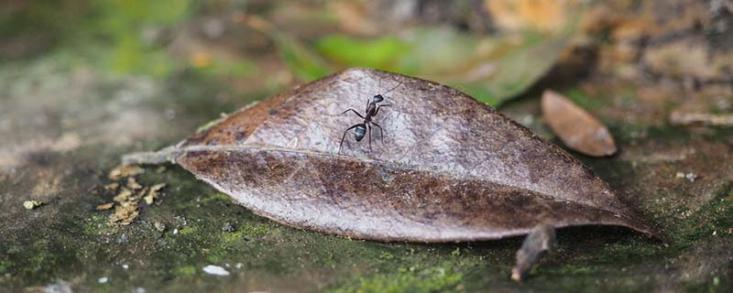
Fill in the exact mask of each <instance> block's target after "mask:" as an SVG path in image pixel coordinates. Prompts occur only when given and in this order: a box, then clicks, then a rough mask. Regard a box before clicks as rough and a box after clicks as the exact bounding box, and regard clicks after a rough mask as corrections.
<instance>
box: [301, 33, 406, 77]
mask: <svg viewBox="0 0 733 293" xmlns="http://www.w3.org/2000/svg"><path fill="white" fill-rule="evenodd" d="M315 47H316V49H317V50H318V51H319V52H320V53H321V54H323V55H324V56H326V57H327V58H328V59H330V60H333V61H335V62H337V63H339V64H347V65H349V66H361V67H370V68H378V69H382V70H390V71H396V70H400V69H402V68H400V66H399V65H400V64H398V62H399V60H400V59H402V58H404V55H405V54H406V53H408V52H410V51H411V48H410V44H408V43H406V42H404V41H402V40H400V39H398V38H396V37H393V36H386V37H380V38H376V39H374V40H363V39H355V38H351V37H348V36H345V35H330V36H326V37H324V38H322V39H320V40H318V42H317V43H316V45H315Z"/></svg>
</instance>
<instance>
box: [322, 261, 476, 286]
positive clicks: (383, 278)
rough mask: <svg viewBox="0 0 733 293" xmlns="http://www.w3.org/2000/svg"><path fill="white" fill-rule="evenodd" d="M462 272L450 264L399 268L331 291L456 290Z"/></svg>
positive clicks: (461, 277)
mask: <svg viewBox="0 0 733 293" xmlns="http://www.w3.org/2000/svg"><path fill="white" fill-rule="evenodd" d="M462 279H463V276H462V274H460V273H457V272H454V271H453V269H452V268H450V266H447V267H442V266H441V267H432V268H424V269H416V268H415V267H410V268H401V269H400V270H399V272H397V273H395V274H377V275H373V276H369V277H366V278H361V279H360V280H359V281H358V283H357V284H355V285H348V286H345V287H342V288H337V289H333V290H332V292H451V291H458V290H459V284H460V283H461V281H462Z"/></svg>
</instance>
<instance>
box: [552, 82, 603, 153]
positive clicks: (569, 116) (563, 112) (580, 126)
mask: <svg viewBox="0 0 733 293" xmlns="http://www.w3.org/2000/svg"><path fill="white" fill-rule="evenodd" d="M542 113H543V114H544V116H545V120H546V121H547V123H548V124H549V125H550V128H552V130H553V131H554V132H555V134H557V135H558V136H559V137H560V139H561V140H562V142H563V143H564V144H565V145H567V146H568V147H569V148H571V149H573V150H576V151H578V152H581V153H583V154H586V155H589V156H595V157H602V156H610V155H613V154H614V153H616V144H615V143H614V141H613V137H612V136H611V134H610V133H609V132H608V128H606V126H604V125H603V124H601V122H600V121H598V120H597V119H596V118H595V117H593V116H591V115H590V114H588V112H586V111H585V110H583V109H582V108H580V107H578V106H577V105H575V104H574V103H573V102H571V101H570V100H568V99H567V98H565V97H563V96H562V95H560V94H558V93H556V92H553V91H551V90H546V91H545V93H544V94H543V95H542Z"/></svg>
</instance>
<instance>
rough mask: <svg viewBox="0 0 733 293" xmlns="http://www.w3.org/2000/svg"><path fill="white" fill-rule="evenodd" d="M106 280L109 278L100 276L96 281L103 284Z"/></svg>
mask: <svg viewBox="0 0 733 293" xmlns="http://www.w3.org/2000/svg"><path fill="white" fill-rule="evenodd" d="M108 281H109V278H107V277H101V278H99V279H97V282H98V283H100V284H105V283H107V282H108Z"/></svg>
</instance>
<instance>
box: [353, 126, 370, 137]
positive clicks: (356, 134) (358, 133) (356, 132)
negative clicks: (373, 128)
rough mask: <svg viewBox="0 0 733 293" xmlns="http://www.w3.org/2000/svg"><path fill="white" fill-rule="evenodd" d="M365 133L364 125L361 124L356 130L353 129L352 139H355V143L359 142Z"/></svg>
mask: <svg viewBox="0 0 733 293" xmlns="http://www.w3.org/2000/svg"><path fill="white" fill-rule="evenodd" d="M366 131H367V129H366V124H364V123H362V124H359V125H357V126H356V128H354V139H356V141H361V140H362V139H364V136H365V135H366Z"/></svg>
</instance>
